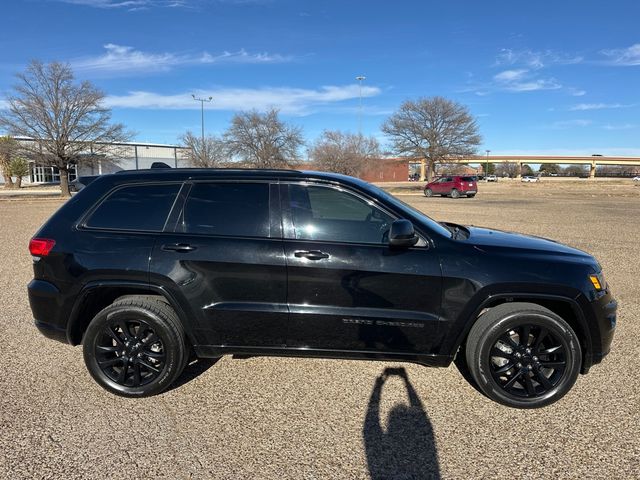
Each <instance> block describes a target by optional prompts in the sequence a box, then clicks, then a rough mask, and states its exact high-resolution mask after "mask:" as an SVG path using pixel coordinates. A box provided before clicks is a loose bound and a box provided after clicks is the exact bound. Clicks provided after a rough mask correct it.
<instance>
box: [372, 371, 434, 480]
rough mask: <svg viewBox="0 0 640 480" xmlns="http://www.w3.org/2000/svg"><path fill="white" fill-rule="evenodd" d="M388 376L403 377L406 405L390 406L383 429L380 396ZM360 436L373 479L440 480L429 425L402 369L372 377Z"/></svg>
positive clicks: (416, 395)
mask: <svg viewBox="0 0 640 480" xmlns="http://www.w3.org/2000/svg"><path fill="white" fill-rule="evenodd" d="M392 376H396V377H399V378H400V379H402V380H403V382H404V386H405V389H406V392H407V397H408V404H396V405H394V406H393V408H392V409H391V411H390V412H389V414H388V418H387V422H386V423H387V428H386V430H384V429H383V427H382V423H381V421H380V399H381V396H382V387H383V386H384V384H385V382H386V381H387V380H388V379H389V378H390V377H392ZM363 436H364V444H365V450H366V455H367V464H368V467H369V473H370V475H371V478H372V479H373V480H382V479H394V480H395V479H440V467H439V463H438V453H437V451H436V444H435V438H434V434H433V427H432V426H431V422H430V421H429V417H428V416H427V413H426V412H425V410H424V406H423V405H422V401H421V400H420V398H419V397H418V394H417V392H416V391H415V389H414V388H413V386H412V385H411V382H410V381H409V377H408V376H407V372H406V370H405V369H404V368H387V369H385V371H384V372H383V374H382V375H380V376H379V377H378V378H377V379H376V383H375V386H374V388H373V391H372V393H371V397H370V399H369V405H368V407H367V414H366V417H365V422H364V428H363Z"/></svg>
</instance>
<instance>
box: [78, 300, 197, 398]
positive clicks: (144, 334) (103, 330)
mask: <svg viewBox="0 0 640 480" xmlns="http://www.w3.org/2000/svg"><path fill="white" fill-rule="evenodd" d="M83 353H84V360H85V364H86V366H87V369H88V370H89V373H90V374H91V376H92V377H93V378H94V380H95V381H96V382H98V384H100V385H101V386H102V387H103V388H105V389H106V390H108V391H110V392H112V393H115V394H117V395H122V396H125V397H146V396H150V395H155V394H158V393H160V392H162V391H163V390H165V389H166V388H167V387H169V385H171V384H172V383H173V381H174V380H176V379H177V378H178V376H180V374H181V373H182V370H183V369H184V367H185V364H186V363H187V360H188V357H189V349H188V348H187V343H186V340H185V335H184V332H183V330H182V326H181V324H180V321H179V319H178V317H177V315H176V313H175V312H174V310H173V309H172V308H171V307H170V306H169V305H168V304H167V303H166V302H164V301H162V300H159V299H155V298H153V297H144V296H130V297H123V298H122V299H120V300H116V301H115V302H114V303H112V304H111V305H109V306H108V307H106V308H105V309H103V310H102V311H100V312H99V313H98V314H97V315H96V316H95V317H94V319H93V320H92V321H91V323H90V324H89V326H88V327H87V331H86V332H85V335H84V338H83Z"/></svg>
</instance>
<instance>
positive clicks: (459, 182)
mask: <svg viewBox="0 0 640 480" xmlns="http://www.w3.org/2000/svg"><path fill="white" fill-rule="evenodd" d="M476 193H478V184H477V183H476V178H475V177H469V176H462V175H452V176H450V177H440V178H439V179H437V180H435V181H433V182H431V183H427V185H426V186H425V187H424V196H425V197H432V196H434V195H442V196H443V197H445V196H449V197H451V198H459V197H460V196H462V195H466V196H467V197H469V198H471V197H475V195H476Z"/></svg>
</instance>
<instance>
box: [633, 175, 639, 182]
mask: <svg viewBox="0 0 640 480" xmlns="http://www.w3.org/2000/svg"><path fill="white" fill-rule="evenodd" d="M633 182H634V183H640V175H637V176H635V177H633Z"/></svg>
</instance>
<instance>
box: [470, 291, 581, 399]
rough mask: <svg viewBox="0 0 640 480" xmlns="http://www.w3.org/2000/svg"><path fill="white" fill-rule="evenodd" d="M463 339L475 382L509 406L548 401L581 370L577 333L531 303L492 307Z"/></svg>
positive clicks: (558, 396) (566, 387) (559, 395)
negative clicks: (465, 339) (465, 338)
mask: <svg viewBox="0 0 640 480" xmlns="http://www.w3.org/2000/svg"><path fill="white" fill-rule="evenodd" d="M525 336H526V337H527V338H526V340H525V339H524V337H525ZM516 339H517V340H516ZM466 345H467V346H466V363H467V365H468V368H469V371H470V373H471V375H472V377H473V379H474V380H475V381H476V383H477V386H478V387H479V388H480V390H481V391H482V392H483V393H484V394H485V395H486V396H487V397H489V398H490V399H492V400H494V401H496V402H498V403H501V404H503V405H506V406H508V407H514V408H540V407H544V406H546V405H550V404H551V403H554V402H556V401H558V400H559V399H561V398H562V397H563V396H564V395H565V394H566V393H567V392H568V391H569V390H570V389H571V387H572V386H573V384H574V383H575V381H576V379H577V378H578V373H579V372H580V365H581V359H582V351H581V349H580V341H579V339H578V337H577V335H576V333H575V332H574V331H573V329H572V328H571V326H570V325H569V324H568V323H567V322H566V321H564V320H563V319H562V318H560V317H559V316H558V315H556V314H555V313H553V312H552V311H551V310H548V309H546V308H544V307H541V306H540V305H536V304H533V303H504V304H502V305H498V306H497V307H494V308H492V309H490V310H489V311H488V312H487V313H485V314H483V315H482V316H480V318H479V319H478V320H477V321H476V323H475V324H474V325H473V327H472V328H471V331H470V332H469V335H468V337H467V342H466Z"/></svg>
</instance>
